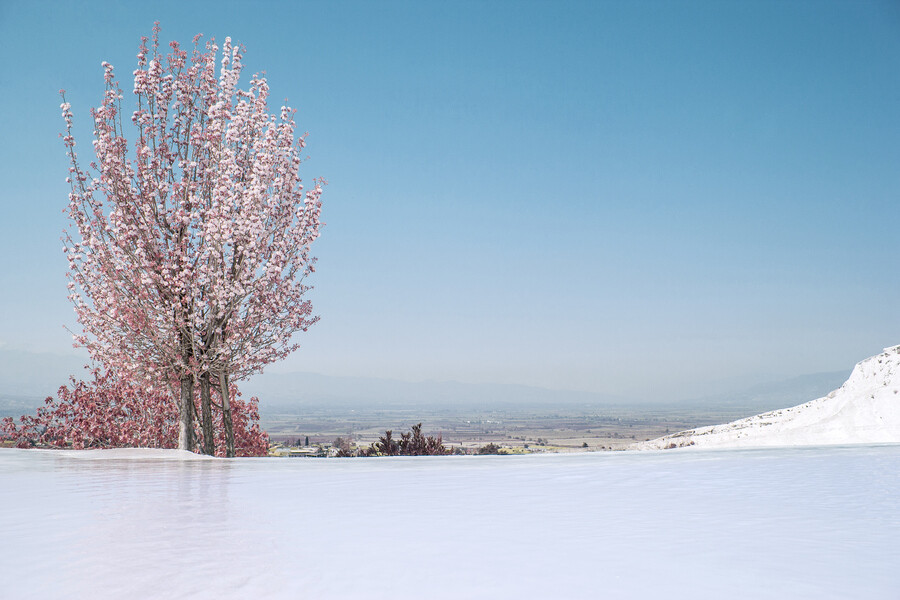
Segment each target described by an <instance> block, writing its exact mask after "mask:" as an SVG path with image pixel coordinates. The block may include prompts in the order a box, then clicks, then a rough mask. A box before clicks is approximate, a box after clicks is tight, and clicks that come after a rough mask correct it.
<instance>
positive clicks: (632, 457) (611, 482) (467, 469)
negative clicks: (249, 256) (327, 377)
mask: <svg viewBox="0 0 900 600" xmlns="http://www.w3.org/2000/svg"><path fill="white" fill-rule="evenodd" d="M0 532H2V541H0V597H2V598H29V597H30V598H91V599H102V598H166V599H172V598H262V597H271V598H300V599H302V598H323V599H340V598H367V599H378V598H396V597H403V596H407V595H408V596H410V597H424V598H434V599H442V598H453V599H466V600H467V599H479V598H485V599H487V598H490V599H506V598H516V599H527V598H544V599H566V598H651V597H662V598H666V599H667V600H672V599H679V598H692V599H698V598H701V599H702V598H711V599H712V598H715V599H721V598H729V599H740V598H792V599H802V598H810V599H816V600H822V599H826V598H866V599H869V600H877V599H882V598H884V599H888V598H889V599H892V600H896V598H898V597H900V569H898V565H900V543H898V540H900V446H896V445H888V446H854V447H827V448H813V447H809V448H801V449H764V450H710V451H699V452H607V453H593V454H574V455H532V456H521V457H517V456H497V457H491V456H485V457H433V458H432V457H416V458H385V459H360V458H356V459H322V460H316V459H265V458H264V459H236V460H232V461H224V460H215V459H212V460H210V459H194V458H192V457H191V456H190V455H183V454H178V453H175V452H155V451H128V452H116V451H111V452H93V453H87V452H82V453H77V452H61V451H24V450H11V449H7V450H0Z"/></svg>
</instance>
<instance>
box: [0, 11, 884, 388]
mask: <svg viewBox="0 0 900 600" xmlns="http://www.w3.org/2000/svg"><path fill="white" fill-rule="evenodd" d="M154 20H159V21H161V25H162V38H163V40H164V41H169V40H171V39H177V40H179V41H181V42H182V43H184V44H187V43H188V42H189V41H190V39H191V37H192V36H193V35H194V34H196V33H199V32H202V33H204V34H206V35H207V36H214V37H216V38H217V39H219V40H221V39H223V38H224V37H225V36H231V37H232V38H233V39H235V40H238V41H240V42H242V43H243V44H244V45H245V46H246V47H247V54H246V59H245V63H246V65H247V68H248V69H249V71H250V72H253V71H263V70H264V71H266V73H267V76H268V79H269V83H270V86H271V89H272V97H273V98H274V99H279V100H280V99H281V98H287V99H288V100H289V103H290V104H291V105H292V106H294V107H296V108H298V109H299V118H298V122H299V125H300V128H301V129H304V130H307V131H309V132H310V136H309V140H308V141H309V146H308V153H309V155H310V159H309V161H308V162H307V163H306V164H305V165H304V177H305V178H306V179H307V180H310V179H311V178H312V177H317V176H322V177H325V178H326V179H328V180H329V182H330V185H329V186H328V188H327V190H326V195H325V197H324V200H325V215H324V217H325V221H326V222H327V227H326V229H325V230H324V231H323V236H322V238H321V239H320V240H319V242H317V244H318V248H317V249H316V254H317V255H318V257H319V272H318V273H317V274H316V277H315V280H314V282H313V283H314V284H315V285H316V289H315V291H314V292H312V295H311V297H312V299H313V301H314V303H315V306H316V311H317V312H318V314H320V315H321V317H322V321H321V322H320V323H319V324H317V325H316V326H315V327H314V329H313V330H311V331H310V332H309V333H308V334H307V335H305V336H304V337H303V338H302V341H303V342H304V348H303V349H302V350H301V351H300V352H299V353H298V354H297V355H295V356H293V357H291V358H290V359H289V360H288V361H287V362H286V363H284V364H282V365H279V366H278V367H277V369H278V370H303V371H310V372H317V373H325V374H331V375H355V376H375V377H385V378H396V379H404V380H425V379H437V380H457V381H466V382H500V383H505V382H510V383H524V384H531V385H540V386H546V387H551V388H561V389H576V390H589V391H599V392H611V393H618V394H625V395H629V396H632V397H635V398H638V397H653V396H659V395H674V396H678V395H680V394H693V393H702V392H703V390H704V389H706V387H707V386H709V385H711V382H714V381H717V380H722V379H729V380H735V381H738V380H741V381H742V380H748V381H749V380H753V379H759V378H766V377H773V378H774V377H782V376H791V375H798V374H802V373H809V372H819V371H829V370H836V369H843V368H849V367H850V366H851V365H852V364H853V363H854V362H856V361H858V360H861V359H863V358H865V357H867V356H869V355H871V354H874V353H876V352H877V351H879V350H880V349H881V348H882V347H884V346H887V345H894V344H897V343H900V319H898V316H897V315H898V311H897V301H898V298H900V277H898V268H897V256H898V232H900V204H898V200H900V169H898V167H900V7H898V5H897V4H896V3H892V2H747V3H737V2H718V1H716V2H628V3H626V2H584V3H581V2H440V3H438V2H284V3H281V2H259V3H247V2H157V3H153V5H152V6H149V3H119V2H115V3H114V2H102V1H101V2H90V3H84V4H79V3H71V4H70V3H40V2H29V3H26V2H10V1H0V37H2V39H3V40H4V45H5V47H6V49H7V51H6V56H7V60H5V61H2V64H0V81H2V82H3V83H2V85H3V92H4V93H3V94H2V95H0V131H3V136H2V140H3V141H2V143H0V181H2V183H0V198H2V204H3V213H4V218H3V220H2V223H0V228H2V230H0V314H3V315H4V316H3V319H2V321H0V343H2V344H3V347H5V348H17V349H22V350H28V351H41V352H57V353H67V352H73V351H72V350H71V344H70V337H69V334H68V333H67V332H66V331H65V330H64V329H63V325H68V326H69V327H75V323H74V319H73V316H72V311H71V308H70V306H69V305H68V304H67V301H66V299H65V279H64V272H65V260H64V258H63V255H62V253H61V251H60V247H61V243H60V242H59V237H60V232H61V230H62V229H63V227H64V226H65V218H64V215H63V214H62V212H61V211H62V208H63V206H64V205H65V201H66V200H65V198H66V193H67V187H66V184H65V182H64V178H65V174H66V160H65V155H64V150H63V146H62V143H61V142H60V140H59V139H58V137H57V134H58V133H59V131H61V129H62V125H63V123H62V120H61V118H60V116H59V108H58V106H59V98H58V96H57V90H58V89H60V88H65V89H66V90H67V93H68V99H69V101H70V102H71V103H72V105H73V109H74V112H75V117H76V120H77V121H78V122H79V123H80V126H81V127H82V128H83V129H82V130H81V132H82V134H81V137H80V138H79V143H80V145H81V147H82V148H83V150H87V149H88V148H89V138H88V137H87V134H89V129H87V127H88V124H87V123H88V118H89V113H88V111H89V108H90V107H91V106H94V105H96V104H97V103H98V102H99V99H100V96H101V93H102V89H103V83H102V70H101V68H100V63H101V61H104V60H107V61H109V62H111V63H112V64H113V65H115V66H116V67H117V73H118V74H119V76H120V77H121V78H122V79H123V80H127V77H128V74H129V73H130V72H131V71H132V70H133V69H134V67H135V54H136V51H137V46H138V43H139V38H140V36H141V35H148V34H149V31H150V29H151V27H152V23H153V21H154ZM16 57H18V58H16ZM123 87H125V89H128V87H127V86H123ZM276 103H277V100H276ZM275 108H277V106H275Z"/></svg>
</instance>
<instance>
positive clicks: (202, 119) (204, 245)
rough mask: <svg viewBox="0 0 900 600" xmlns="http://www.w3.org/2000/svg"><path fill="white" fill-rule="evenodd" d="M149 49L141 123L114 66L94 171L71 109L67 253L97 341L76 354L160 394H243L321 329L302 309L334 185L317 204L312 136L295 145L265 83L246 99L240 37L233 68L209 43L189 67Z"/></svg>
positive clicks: (230, 54)
mask: <svg viewBox="0 0 900 600" xmlns="http://www.w3.org/2000/svg"><path fill="white" fill-rule="evenodd" d="M147 42H148V39H147V38H143V40H142V43H141V46H140V50H139V52H138V55H137V57H138V68H137V69H136V70H135V71H134V73H133V75H134V85H133V92H134V96H135V97H136V101H137V107H136V110H134V111H133V112H132V113H131V114H130V115H128V114H125V113H123V111H122V107H121V103H122V100H123V97H124V96H123V92H122V90H121V89H120V87H119V84H118V82H117V80H116V78H115V75H114V71H113V67H112V65H110V64H109V63H103V68H104V73H105V81H106V93H105V95H104V98H103V101H102V102H101V104H100V106H99V107H98V108H96V109H94V110H93V111H92V114H93V118H94V138H95V139H94V142H93V149H94V152H95V154H96V161H94V162H92V163H90V169H89V170H84V169H83V168H82V167H81V165H80V163H79V161H78V159H77V155H76V152H75V139H74V136H73V135H72V124H73V115H72V112H71V106H70V105H69V103H68V102H65V96H63V104H62V105H61V109H62V114H63V117H64V119H65V121H66V135H65V136H64V137H63V140H64V142H65V144H66V148H67V150H68V154H69V158H70V163H71V166H70V169H69V171H70V175H69V178H68V181H69V182H70V184H71V192H70V194H69V206H68V214H69V217H70V219H71V221H72V223H73V227H72V229H71V230H70V231H68V232H67V233H66V235H65V237H64V243H65V246H64V248H63V250H64V252H65V253H66V254H67V258H68V261H69V273H68V277H69V278H70V283H69V290H70V294H69V298H70V299H71V300H72V302H73V303H74V305H75V312H76V314H77V317H78V320H79V322H80V323H81V325H82V326H83V328H84V333H83V334H80V335H76V336H75V342H76V345H80V346H84V347H86V348H87V349H88V350H89V351H90V353H91V356H92V358H93V359H94V360H96V361H98V362H100V363H102V364H104V365H106V366H108V367H110V368H114V369H115V370H116V371H117V372H127V373H129V375H130V376H131V377H134V378H139V379H141V380H143V381H144V382H145V383H146V385H148V386H159V385H163V384H171V383H172V381H171V380H172V378H173V377H178V376H181V375H183V374H185V373H190V374H192V375H194V376H195V377H196V376H198V375H199V374H200V373H202V372H205V371H212V372H217V371H220V370H223V369H224V370H225V371H226V372H227V373H228V375H229V379H230V380H240V379H243V378H244V377H246V376H248V375H250V374H251V373H253V372H255V371H258V370H260V369H262V367H263V366H265V365H266V364H269V363H271V362H273V361H276V360H279V359H281V358H283V357H285V356H287V355H288V354H289V353H290V352H292V351H294V350H295V349H296V348H297V347H298V345H297V344H296V343H295V342H294V341H293V340H292V336H293V334H294V333H295V332H297V331H305V330H306V329H307V328H308V327H309V326H310V325H312V324H313V323H315V322H316V320H317V317H314V316H313V315H312V306H311V304H310V302H309V301H308V300H306V299H304V297H303V296H304V294H305V292H306V291H307V290H308V289H309V288H308V286H307V285H306V284H305V283H304V279H305V278H306V276H308V275H309V274H311V273H312V272H313V271H314V268H315V259H314V258H312V257H311V256H310V254H309V252H310V245H311V244H312V242H313V241H314V240H315V239H316V238H317V237H318V235H319V228H320V226H321V223H320V219H319V217H320V213H321V206H322V203H321V201H320V196H321V194H322V184H323V183H324V182H323V181H321V180H317V181H315V182H314V185H313V187H312V189H310V190H308V191H304V186H303V185H302V183H301V180H300V177H299V167H300V163H301V153H302V151H303V148H304V146H305V136H300V138H299V139H295V130H296V128H295V124H294V114H295V111H294V110H292V109H291V108H289V107H287V106H282V107H281V109H280V110H279V111H278V115H277V116H276V115H272V114H269V112H268V97H269V87H268V83H267V82H266V79H265V78H264V77H260V76H258V75H254V76H252V77H251V79H250V84H249V88H248V89H246V90H241V89H239V88H238V80H239V78H240V74H241V71H242V70H243V48H242V47H241V46H234V45H232V43H231V39H230V38H226V39H225V42H224V44H223V45H222V54H221V57H219V47H218V45H217V44H216V43H215V41H214V40H210V41H208V42H206V44H205V46H201V45H200V43H199V36H197V37H196V38H195V39H194V48H193V51H192V53H191V54H190V55H188V53H187V52H186V51H184V50H182V49H181V47H180V46H179V44H178V43H177V42H172V43H171V44H170V47H171V50H170V52H168V53H167V54H164V55H163V54H161V53H160V52H159V27H158V25H157V26H156V27H154V32H153V37H152V43H151V44H150V46H149V47H148V43H147ZM128 121H130V123H131V128H130V129H131V131H132V132H133V135H134V137H133V138H132V142H131V144H129V142H128V140H127V139H126V137H125V123H127V122H128ZM129 145H130V146H131V152H130V153H129Z"/></svg>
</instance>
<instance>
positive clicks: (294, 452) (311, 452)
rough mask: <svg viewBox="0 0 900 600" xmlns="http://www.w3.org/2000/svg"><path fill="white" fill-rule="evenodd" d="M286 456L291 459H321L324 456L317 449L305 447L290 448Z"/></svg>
mask: <svg viewBox="0 0 900 600" xmlns="http://www.w3.org/2000/svg"><path fill="white" fill-rule="evenodd" d="M288 456H289V457H291V458H295V457H312V458H316V457H322V456H325V451H324V450H322V449H321V448H317V447H316V446H307V447H304V448H292V449H291V451H290V452H288Z"/></svg>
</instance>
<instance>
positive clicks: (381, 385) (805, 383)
mask: <svg viewBox="0 0 900 600" xmlns="http://www.w3.org/2000/svg"><path fill="white" fill-rule="evenodd" d="M86 362H88V361H87V359H86V358H82V357H79V356H76V355H56V354H47V353H32V352H25V351H18V350H10V349H0V416H5V415H10V416H18V415H21V414H24V413H27V412H32V411H33V409H34V408H35V407H37V406H39V405H41V404H42V403H43V400H44V398H46V397H47V396H52V395H55V394H56V391H57V390H58V389H59V387H60V386H61V385H65V384H67V383H68V381H69V377H70V376H72V375H74V376H76V377H77V378H85V377H87V376H88V373H87V372H86V371H85V369H84V364H85V363H86ZM845 378H846V372H843V371H841V372H832V373H817V374H810V375H803V376H800V377H794V378H791V379H787V380H781V381H772V382H767V383H764V384H758V385H755V386H750V387H744V388H738V389H737V390H736V391H731V392H726V393H721V394H710V395H708V396H702V397H698V398H693V399H687V400H683V399H677V398H675V399H673V398H674V397H666V396H654V397H652V398H649V399H644V398H631V397H625V396H616V395H611V394H601V393H593V392H585V391H573V390H554V389H547V388H541V387H534V386H528V385H517V384H500V383H462V382H454V381H423V382H408V381H398V380H391V379H378V378H374V377H341V376H330V375H321V374H316V373H303V372H294V373H271V372H270V373H266V374H264V375H258V376H256V377H254V378H253V379H251V380H250V381H247V382H242V383H241V384H240V389H241V392H242V393H243V394H244V396H245V397H249V396H258V397H259V398H260V409H261V410H262V411H263V412H277V411H280V410H291V411H294V410H298V409H302V408H304V407H311V406H330V407H335V408H340V407H346V408H348V409H350V408H355V407H366V408H373V407H384V408H397V407H404V408H406V407H410V408H417V409H434V408H437V407H453V408H467V407H477V408H487V407H498V408H510V407H516V406H522V407H527V408H535V407H542V408H546V409H552V408H554V407H558V408H563V407H592V406H596V407H602V406H624V405H630V406H636V407H639V406H641V405H654V406H659V405H666V404H672V405H675V404H677V405H679V406H691V407H703V406H728V407H741V408H742V409H744V408H745V409H746V410H747V412H746V413H745V414H752V413H753V412H760V411H765V410H770V409H772V408H776V407H781V406H786V405H790V404H796V403H798V402H801V401H804V400H807V399H809V398H814V397H817V396H821V395H824V394H825V393H826V392H827V391H828V390H831V389H834V387H836V386H837V385H838V384H839V383H840V382H841V381H843V380H844V379H845Z"/></svg>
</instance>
